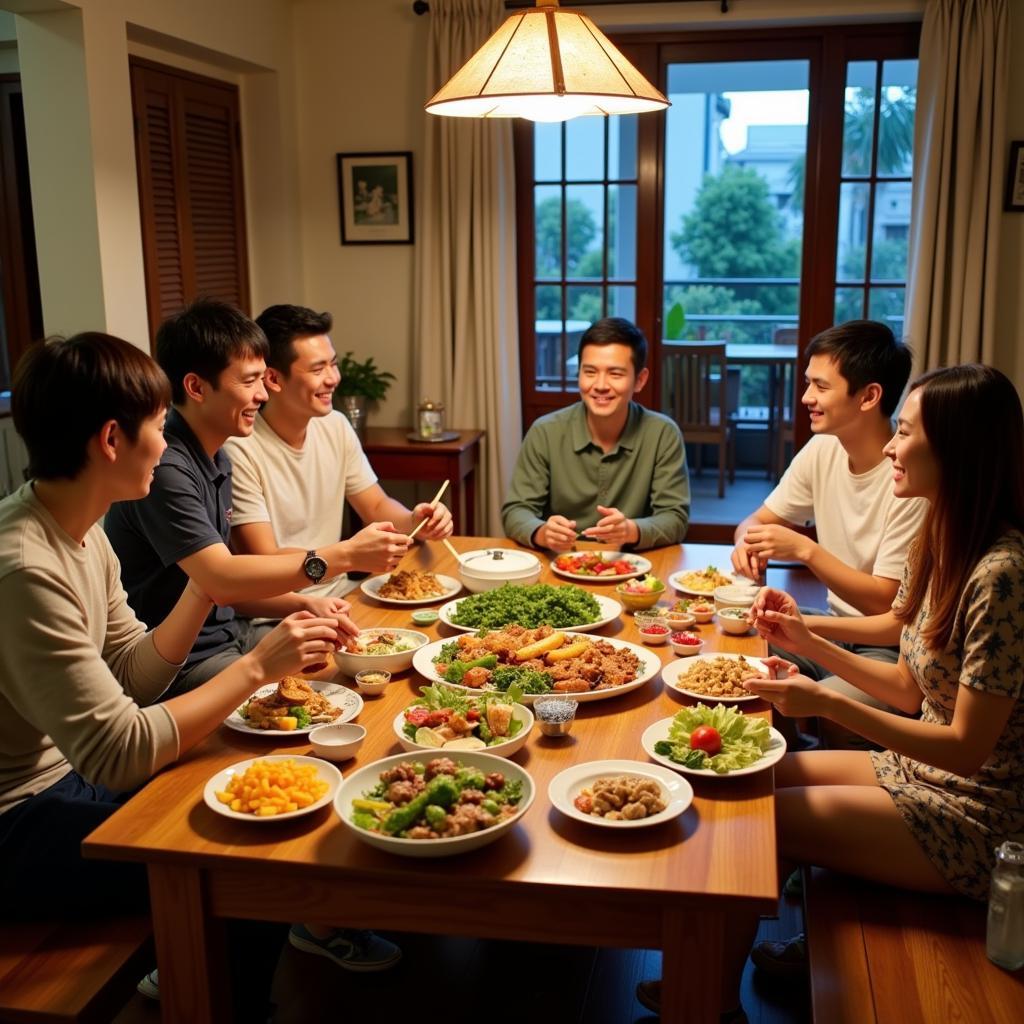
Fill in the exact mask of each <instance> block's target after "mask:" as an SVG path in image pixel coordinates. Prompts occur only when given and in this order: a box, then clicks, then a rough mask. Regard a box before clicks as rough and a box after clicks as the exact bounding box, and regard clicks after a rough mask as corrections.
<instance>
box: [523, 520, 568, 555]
mask: <svg viewBox="0 0 1024 1024" xmlns="http://www.w3.org/2000/svg"><path fill="white" fill-rule="evenodd" d="M533 540H534V543H535V544H536V545H537V547H539V548H547V549H548V550H549V551H571V550H572V546H573V544H575V543H576V520H575V519H566V518H565V516H551V517H550V518H549V519H548V521H547V522H546V523H545V524H544V525H543V526H542V527H541V528H540V529H539V530H538V531H537V532H536V533H535V534H534V536H533Z"/></svg>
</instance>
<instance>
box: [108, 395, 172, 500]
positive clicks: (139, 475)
mask: <svg viewBox="0 0 1024 1024" xmlns="http://www.w3.org/2000/svg"><path fill="white" fill-rule="evenodd" d="M166 419H167V410H166V409H161V410H160V411H159V412H156V413H154V414H153V415H152V416H147V417H146V418H145V419H144V420H143V421H142V422H141V423H140V424H139V434H138V437H136V439H135V440H134V441H129V440H128V437H127V435H126V434H125V433H124V431H122V430H121V429H120V427H118V426H117V424H116V423H115V424H113V425H112V435H113V441H114V444H113V447H112V448H111V449H108V450H109V451H112V452H113V453H115V456H116V457H114V458H113V462H112V463H108V464H107V465H106V468H105V470H104V477H105V478H106V479H107V480H108V481H109V483H110V485H111V488H112V497H111V501H138V499H139V498H144V497H145V496H146V495H147V494H149V488H150V486H151V485H152V483H153V470H155V469H156V467H157V466H158V465H159V463H160V456H161V455H163V453H164V449H165V448H166V447H167V442H166V441H165V440H164V421H165V420H166Z"/></svg>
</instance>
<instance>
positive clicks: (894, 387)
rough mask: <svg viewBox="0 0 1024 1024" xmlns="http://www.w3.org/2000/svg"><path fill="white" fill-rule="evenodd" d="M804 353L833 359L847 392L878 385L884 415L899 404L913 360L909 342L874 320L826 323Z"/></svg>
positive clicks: (892, 411)
mask: <svg viewBox="0 0 1024 1024" xmlns="http://www.w3.org/2000/svg"><path fill="white" fill-rule="evenodd" d="M806 355H807V358H808V359H810V358H811V356H828V357H829V358H830V359H832V360H833V361H834V362H835V364H836V366H837V367H838V369H839V373H840V374H841V375H842V377H843V378H845V380H846V386H847V392H848V394H851V395H852V394H854V392H856V391H860V390H861V388H865V387H867V386H868V385H869V384H878V385H880V386H881V388H882V401H881V403H880V408H881V410H882V413H883V414H884V415H885V416H886V417H887V418H888V417H890V416H892V414H893V413H894V412H895V411H896V406H897V405H899V402H900V395H902V394H903V389H904V388H905V387H906V386H907V381H908V380H909V379H910V367H911V363H912V362H913V356H912V354H911V351H910V348H909V346H907V345H906V344H904V343H903V342H902V341H900V340H899V339H897V337H896V336H895V335H894V334H893V333H892V331H891V330H890V329H889V328H888V327H887V326H886V325H885V324H882V323H879V322H878V321H877V320H847V321H846V323H842V324H836V326H835V327H829V328H828V329H827V330H824V331H822V332H821V334H818V335H816V336H815V337H814V338H812V339H811V343H810V344H809V345H808V346H807V352H806Z"/></svg>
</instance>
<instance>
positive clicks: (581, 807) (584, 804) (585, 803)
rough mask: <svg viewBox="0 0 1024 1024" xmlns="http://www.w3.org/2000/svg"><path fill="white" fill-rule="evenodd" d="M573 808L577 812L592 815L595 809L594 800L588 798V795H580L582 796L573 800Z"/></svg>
mask: <svg viewBox="0 0 1024 1024" xmlns="http://www.w3.org/2000/svg"><path fill="white" fill-rule="evenodd" d="M573 806H574V807H575V808H576V810H577V811H582V812H583V813H584V814H590V812H591V811H593V809H594V798H593V797H591V796H587V794H586V793H580V795H579V796H578V797H576V799H575V800H573Z"/></svg>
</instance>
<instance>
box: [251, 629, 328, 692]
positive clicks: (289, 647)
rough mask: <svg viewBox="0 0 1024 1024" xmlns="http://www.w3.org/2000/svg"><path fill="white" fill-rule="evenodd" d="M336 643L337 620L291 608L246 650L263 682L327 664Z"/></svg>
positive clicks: (313, 669)
mask: <svg viewBox="0 0 1024 1024" xmlns="http://www.w3.org/2000/svg"><path fill="white" fill-rule="evenodd" d="M338 644H339V640H338V628H337V623H336V621H335V620H334V619H331V618H318V617H316V616H315V615H312V614H311V613H310V612H292V614H291V615H288V616H287V617H285V618H283V619H282V620H281V621H280V622H279V623H278V624H277V625H276V626H275V627H274V628H273V629H272V630H271V631H270V632H269V633H268V634H267V635H266V636H265V637H263V639H262V640H260V642H259V643H258V644H257V645H256V646H255V647H254V648H253V649H252V651H250V652H249V654H250V656H251V657H252V658H253V660H254V661H255V662H256V664H257V665H258V666H259V673H260V677H261V679H262V681H263V682H265V683H267V682H270V681H272V680H274V679H280V678H281V677H282V676H287V675H293V674H294V673H296V672H303V671H315V669H316V667H317V666H320V667H323V666H325V665H326V664H327V659H328V656H329V655H330V654H333V653H334V651H335V650H336V649H337V647H338Z"/></svg>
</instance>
